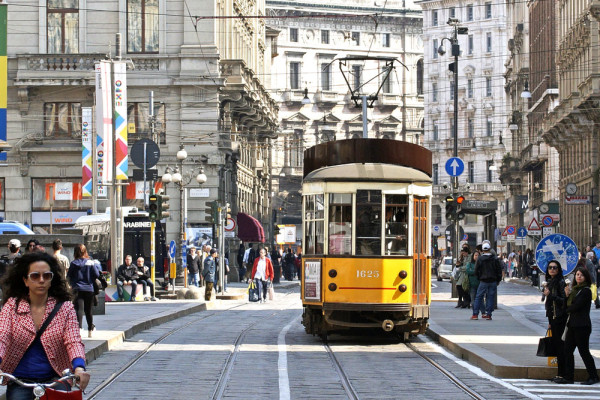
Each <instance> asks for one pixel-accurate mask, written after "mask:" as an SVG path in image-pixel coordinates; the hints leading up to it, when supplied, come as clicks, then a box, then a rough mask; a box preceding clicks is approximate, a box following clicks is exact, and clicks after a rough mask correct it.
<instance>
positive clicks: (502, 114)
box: [418, 0, 510, 250]
mask: <svg viewBox="0 0 600 400" xmlns="http://www.w3.org/2000/svg"><path fill="white" fill-rule="evenodd" d="M418 3H419V5H420V6H421V7H422V9H423V32H424V34H423V45H424V48H425V57H424V60H425V76H424V98H425V111H426V112H425V142H424V144H425V147H428V148H429V149H430V150H432V151H433V174H434V177H433V179H434V192H433V193H434V200H433V201H432V204H433V206H432V215H433V224H434V226H438V227H439V232H440V233H442V234H443V232H444V230H445V228H446V227H447V226H449V225H450V224H451V222H449V221H447V220H446V218H445V215H444V214H445V213H444V209H445V203H444V200H445V197H446V196H447V195H448V194H450V193H451V190H450V189H449V188H450V182H451V179H450V177H449V176H448V174H447V173H446V171H445V163H446V161H447V160H448V158H450V157H452V155H453V146H454V140H453V126H454V125H453V124H454V96H455V95H456V96H458V143H457V146H458V157H460V158H461V159H462V160H463V161H464V164H465V170H464V173H463V174H462V175H461V176H459V193H460V194H463V195H465V196H466V199H467V200H484V201H487V202H489V203H486V204H488V205H494V204H497V207H498V208H497V211H494V210H489V212H486V215H477V214H467V216H466V218H465V219H464V220H463V221H462V222H461V226H462V227H463V229H464V231H465V234H466V235H467V240H466V241H467V242H468V243H469V244H470V245H472V246H473V245H475V244H477V243H481V241H482V240H483V239H490V240H494V238H496V239H500V236H499V235H497V230H498V229H499V228H500V227H502V226H504V224H505V223H506V218H505V216H504V215H505V214H503V213H502V212H501V211H502V210H503V208H504V207H505V206H506V204H505V196H504V189H503V186H502V185H501V183H500V180H499V174H498V172H499V168H500V160H502V158H503V156H504V155H505V153H506V148H505V143H506V142H507V140H510V133H509V132H508V129H507V123H506V116H507V101H506V93H505V91H504V80H503V73H504V60H505V59H506V53H507V49H506V43H507V39H508V38H507V30H506V27H507V19H506V7H505V6H504V5H503V4H499V3H494V2H488V1H485V0H481V1H473V2H470V3H468V4H465V3H463V2H458V1H450V2H448V1H439V0H434V1H430V0H424V1H419V2H418ZM450 18H454V19H458V21H460V26H461V27H466V28H468V32H467V33H466V34H459V35H458V43H459V45H460V50H461V54H460V56H459V58H458V80H459V82H458V93H454V80H453V72H452V71H450V70H449V64H450V63H451V62H453V61H454V57H452V56H451V45H450V42H449V41H448V40H445V39H444V38H452V35H453V32H454V28H453V27H452V26H450V25H449V24H448V23H447V21H448V20H449V19H450ZM440 45H443V47H444V49H445V51H446V53H445V54H444V55H441V54H440V53H439V52H438V48H439V47H440ZM494 202H495V203H494ZM492 207H493V206H492ZM482 226H484V229H483V230H482V228H481V227H482ZM434 232H435V230H434ZM442 237H443V236H442ZM438 243H439V250H443V249H444V248H445V247H446V243H445V241H444V240H440V241H438Z"/></svg>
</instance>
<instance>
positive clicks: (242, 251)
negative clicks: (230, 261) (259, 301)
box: [237, 243, 246, 282]
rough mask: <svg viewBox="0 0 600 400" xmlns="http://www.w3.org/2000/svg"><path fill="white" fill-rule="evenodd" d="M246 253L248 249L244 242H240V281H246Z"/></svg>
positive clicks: (238, 256)
mask: <svg viewBox="0 0 600 400" xmlns="http://www.w3.org/2000/svg"><path fill="white" fill-rule="evenodd" d="M245 253H246V249H245V247H244V243H240V248H239V249H238V254H237V265H238V277H239V279H240V282H243V281H244V276H245V275H246V265H245V264H244V255H245Z"/></svg>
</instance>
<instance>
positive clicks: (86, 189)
mask: <svg viewBox="0 0 600 400" xmlns="http://www.w3.org/2000/svg"><path fill="white" fill-rule="evenodd" d="M92 136H93V135H92V108H91V107H82V108H81V190H82V195H83V197H91V196H92V190H93V185H92V159H93V158H94V157H92Z"/></svg>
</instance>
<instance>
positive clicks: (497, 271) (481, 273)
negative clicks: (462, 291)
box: [471, 241, 502, 320]
mask: <svg viewBox="0 0 600 400" xmlns="http://www.w3.org/2000/svg"><path fill="white" fill-rule="evenodd" d="M481 249H482V250H483V254H482V255H481V256H480V257H479V259H478V260H477V263H475V276H477V279H479V287H478V288H477V294H476V295H475V307H473V315H472V316H471V319H478V315H479V307H480V305H481V302H482V301H483V297H484V296H485V297H486V299H487V301H486V307H485V309H486V313H485V315H484V316H482V318H483V319H487V320H491V319H492V312H493V311H494V299H495V298H496V291H497V288H498V285H499V284H500V281H501V280H502V267H501V266H500V262H499V261H498V258H497V257H496V256H495V255H493V254H492V253H491V246H490V243H489V242H488V241H484V242H483V244H482V245H481Z"/></svg>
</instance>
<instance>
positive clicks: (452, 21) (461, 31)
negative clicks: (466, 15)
mask: <svg viewBox="0 0 600 400" xmlns="http://www.w3.org/2000/svg"><path fill="white" fill-rule="evenodd" d="M448 25H450V26H452V27H454V32H453V33H452V37H451V38H446V37H445V38H442V40H441V43H440V47H439V48H438V49H437V52H438V54H439V55H441V56H443V55H444V54H446V50H444V46H443V45H444V40H447V41H448V42H450V45H451V47H452V55H453V56H454V62H453V63H452V64H450V65H449V69H450V70H451V71H452V72H453V75H454V126H453V127H452V137H453V139H454V146H453V149H452V156H453V157H458V56H459V55H460V45H459V44H458V35H466V34H467V33H468V32H469V29H468V28H466V27H463V26H459V25H460V21H459V20H458V19H456V18H449V19H448ZM457 196H458V176H453V177H452V197H453V198H455V199H456V198H457ZM459 229H460V224H459V221H458V218H455V219H454V242H453V243H452V256H453V257H455V258H456V261H458V244H459V243H460V237H459Z"/></svg>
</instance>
